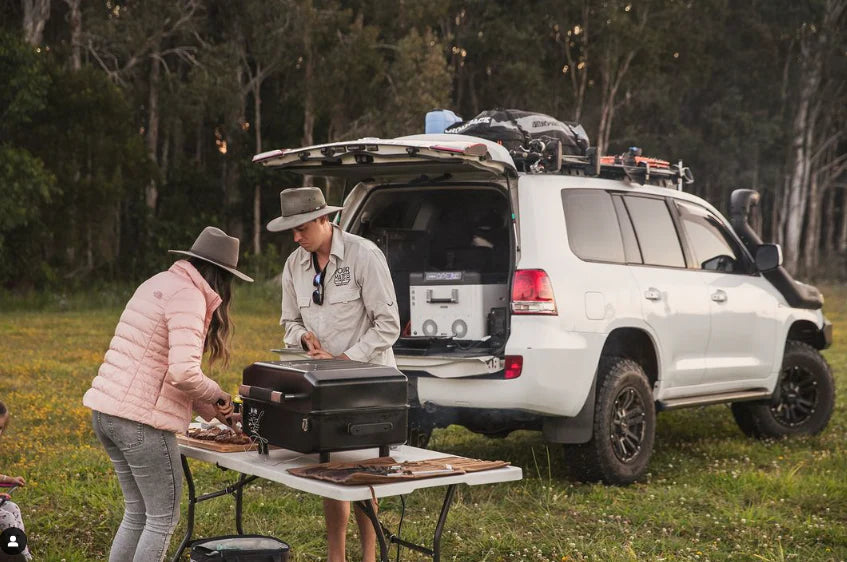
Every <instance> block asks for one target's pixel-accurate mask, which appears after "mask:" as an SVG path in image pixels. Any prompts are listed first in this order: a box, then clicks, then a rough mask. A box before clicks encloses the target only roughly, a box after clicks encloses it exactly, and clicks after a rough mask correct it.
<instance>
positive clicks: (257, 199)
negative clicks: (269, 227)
mask: <svg viewBox="0 0 847 562" xmlns="http://www.w3.org/2000/svg"><path fill="white" fill-rule="evenodd" d="M260 77H261V69H260V68H259V65H258V64H257V65H256V79H255V81H254V83H253V130H254V131H255V135H256V154H258V153H260V152H262V80H261V78H260ZM261 253H262V189H261V185H259V184H258V183H257V184H256V185H255V186H253V254H254V255H257V256H258V255H259V254H261Z"/></svg>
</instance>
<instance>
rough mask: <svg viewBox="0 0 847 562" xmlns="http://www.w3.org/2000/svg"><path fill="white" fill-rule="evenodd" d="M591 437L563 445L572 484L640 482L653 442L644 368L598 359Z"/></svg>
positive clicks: (619, 360) (653, 427) (653, 418)
mask: <svg viewBox="0 0 847 562" xmlns="http://www.w3.org/2000/svg"><path fill="white" fill-rule="evenodd" d="M596 385H597V389H596V395H595V399H594V421H593V427H592V437H591V440H590V441H588V443H584V444H580V445H566V446H565V448H564V454H565V462H566V463H567V468H568V472H570V474H571V476H572V477H574V478H576V479H577V480H582V481H585V482H596V481H598V480H599V481H602V482H605V483H606V484H612V485H615V486H625V485H627V484H631V483H632V482H635V481H636V480H639V479H641V478H643V477H644V475H645V474H646V473H647V466H648V465H649V463H650V457H651V456H652V454H653V442H654V441H655V439H656V407H655V405H654V404H653V393H652V391H651V389H650V381H649V380H648V379H647V375H646V373H645V372H644V368H643V367H642V366H641V365H639V364H638V363H637V362H636V361H633V360H632V359H626V358H623V357H603V358H602V359H601V360H600V365H599V366H598V368H597V382H596Z"/></svg>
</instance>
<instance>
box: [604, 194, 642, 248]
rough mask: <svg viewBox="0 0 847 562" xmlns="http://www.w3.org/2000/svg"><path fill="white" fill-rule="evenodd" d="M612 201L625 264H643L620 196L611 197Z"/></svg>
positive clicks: (636, 240) (630, 221)
mask: <svg viewBox="0 0 847 562" xmlns="http://www.w3.org/2000/svg"><path fill="white" fill-rule="evenodd" d="M612 201H614V203H615V211H617V213H618V223H619V224H620V227H621V237H622V238H623V251H624V253H625V254H626V263H644V260H643V259H641V250H640V249H639V248H638V239H636V238H635V230H633V228H632V220H630V218H629V212H628V211H627V210H626V207H625V206H624V204H623V199H621V197H620V195H613V196H612Z"/></svg>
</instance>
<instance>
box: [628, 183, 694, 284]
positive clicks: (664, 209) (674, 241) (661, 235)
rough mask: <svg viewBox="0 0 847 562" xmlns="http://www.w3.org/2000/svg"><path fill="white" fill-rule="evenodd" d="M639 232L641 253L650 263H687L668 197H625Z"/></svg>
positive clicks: (676, 265) (648, 263) (677, 264)
mask: <svg viewBox="0 0 847 562" xmlns="http://www.w3.org/2000/svg"><path fill="white" fill-rule="evenodd" d="M624 199H625V201H626V208H627V210H629V216H630V218H631V219H632V226H633V228H635V235H636V236H638V245H639V246H640V247H641V255H642V257H643V258H644V263H645V264H647V265H661V266H665V267H685V258H684V257H683V255H682V247H681V246H680V244H679V236H678V235H677V233H676V227H674V224H673V219H672V218H671V214H670V211H669V210H668V206H667V204H666V203H665V200H664V199H654V198H651V197H634V196H626V197H624Z"/></svg>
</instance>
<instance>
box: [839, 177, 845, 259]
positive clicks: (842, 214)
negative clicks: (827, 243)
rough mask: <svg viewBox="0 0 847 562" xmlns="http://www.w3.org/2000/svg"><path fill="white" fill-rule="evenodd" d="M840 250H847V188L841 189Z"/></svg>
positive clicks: (842, 251) (840, 251)
mask: <svg viewBox="0 0 847 562" xmlns="http://www.w3.org/2000/svg"><path fill="white" fill-rule="evenodd" d="M838 252H839V253H844V252H847V189H842V190H841V232H839V234H838Z"/></svg>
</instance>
